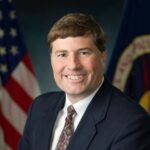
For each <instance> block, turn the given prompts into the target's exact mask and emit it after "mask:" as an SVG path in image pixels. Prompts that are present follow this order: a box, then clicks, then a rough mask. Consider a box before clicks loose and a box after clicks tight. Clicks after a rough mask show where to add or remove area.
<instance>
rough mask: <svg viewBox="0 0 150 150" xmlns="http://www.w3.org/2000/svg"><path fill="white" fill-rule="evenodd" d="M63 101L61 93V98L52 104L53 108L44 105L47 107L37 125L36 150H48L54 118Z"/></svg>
mask: <svg viewBox="0 0 150 150" xmlns="http://www.w3.org/2000/svg"><path fill="white" fill-rule="evenodd" d="M64 101H65V98H64V95H63V96H62V98H61V99H59V100H58V102H57V104H56V105H55V106H53V108H51V107H49V106H46V107H47V108H48V107H49V108H48V109H47V111H45V112H44V113H43V116H42V117H41V119H40V122H39V124H38V127H37V132H36V133H37V135H36V139H37V141H36V145H37V147H36V150H41V149H42V150H49V147H50V142H51V138H52V132H53V127H54V124H55V120H56V118H57V115H58V112H59V111H60V109H62V107H63V105H64ZM39 141H40V142H39Z"/></svg>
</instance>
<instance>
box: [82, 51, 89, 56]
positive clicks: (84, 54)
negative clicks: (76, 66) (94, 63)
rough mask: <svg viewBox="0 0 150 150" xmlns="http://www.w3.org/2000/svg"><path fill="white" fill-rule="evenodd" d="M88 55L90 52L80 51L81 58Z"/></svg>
mask: <svg viewBox="0 0 150 150" xmlns="http://www.w3.org/2000/svg"><path fill="white" fill-rule="evenodd" d="M90 54H91V51H89V50H83V51H80V55H83V56H86V55H90Z"/></svg>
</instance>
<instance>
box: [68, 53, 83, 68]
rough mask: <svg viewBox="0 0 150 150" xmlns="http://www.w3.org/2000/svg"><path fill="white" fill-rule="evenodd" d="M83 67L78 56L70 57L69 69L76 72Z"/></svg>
mask: <svg viewBox="0 0 150 150" xmlns="http://www.w3.org/2000/svg"><path fill="white" fill-rule="evenodd" d="M80 67H81V62H80V59H79V57H78V56H77V55H76V54H72V55H70V56H69V59H68V69H70V70H76V69H79V68H80Z"/></svg>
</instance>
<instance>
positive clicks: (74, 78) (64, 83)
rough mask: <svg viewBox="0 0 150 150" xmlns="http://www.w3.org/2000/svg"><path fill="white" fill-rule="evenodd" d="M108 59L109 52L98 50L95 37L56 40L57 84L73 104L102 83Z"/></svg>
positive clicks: (52, 62)
mask: <svg viewBox="0 0 150 150" xmlns="http://www.w3.org/2000/svg"><path fill="white" fill-rule="evenodd" d="M105 59H106V53H105V52H100V51H99V50H98V48H97V47H96V45H95V44H94V42H93V39H92V37H91V36H79V37H67V38H64V39H60V38H59V39H56V40H55V41H54V42H53V43H52V52H51V64H52V69H53V73H54V78H55V81H56V84H57V85H58V87H59V88H60V89H62V90H63V91H64V92H65V93H66V94H67V95H68V97H69V99H70V100H71V101H72V102H73V103H74V102H77V101H79V100H80V99H82V98H85V97H86V96H88V95H89V94H91V93H92V92H93V91H94V90H96V88H97V87H98V86H99V85H100V83H101V80H102V77H103V72H104V64H103V63H105ZM102 61H103V63H102Z"/></svg>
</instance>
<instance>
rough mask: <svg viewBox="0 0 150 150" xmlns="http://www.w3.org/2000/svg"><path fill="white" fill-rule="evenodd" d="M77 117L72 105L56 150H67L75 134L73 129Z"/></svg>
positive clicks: (68, 110) (68, 109) (69, 107)
mask: <svg viewBox="0 0 150 150" xmlns="http://www.w3.org/2000/svg"><path fill="white" fill-rule="evenodd" d="M75 115H76V111H75V110H74V108H73V106H72V105H70V106H68V108H67V117H66V119H65V125H64V128H63V130H62V133H61V135H60V138H59V141H58V144H57V147H56V150H66V148H67V146H68V144H69V140H70V138H71V136H72V134H73V132H74V129H73V119H74V117H75Z"/></svg>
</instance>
